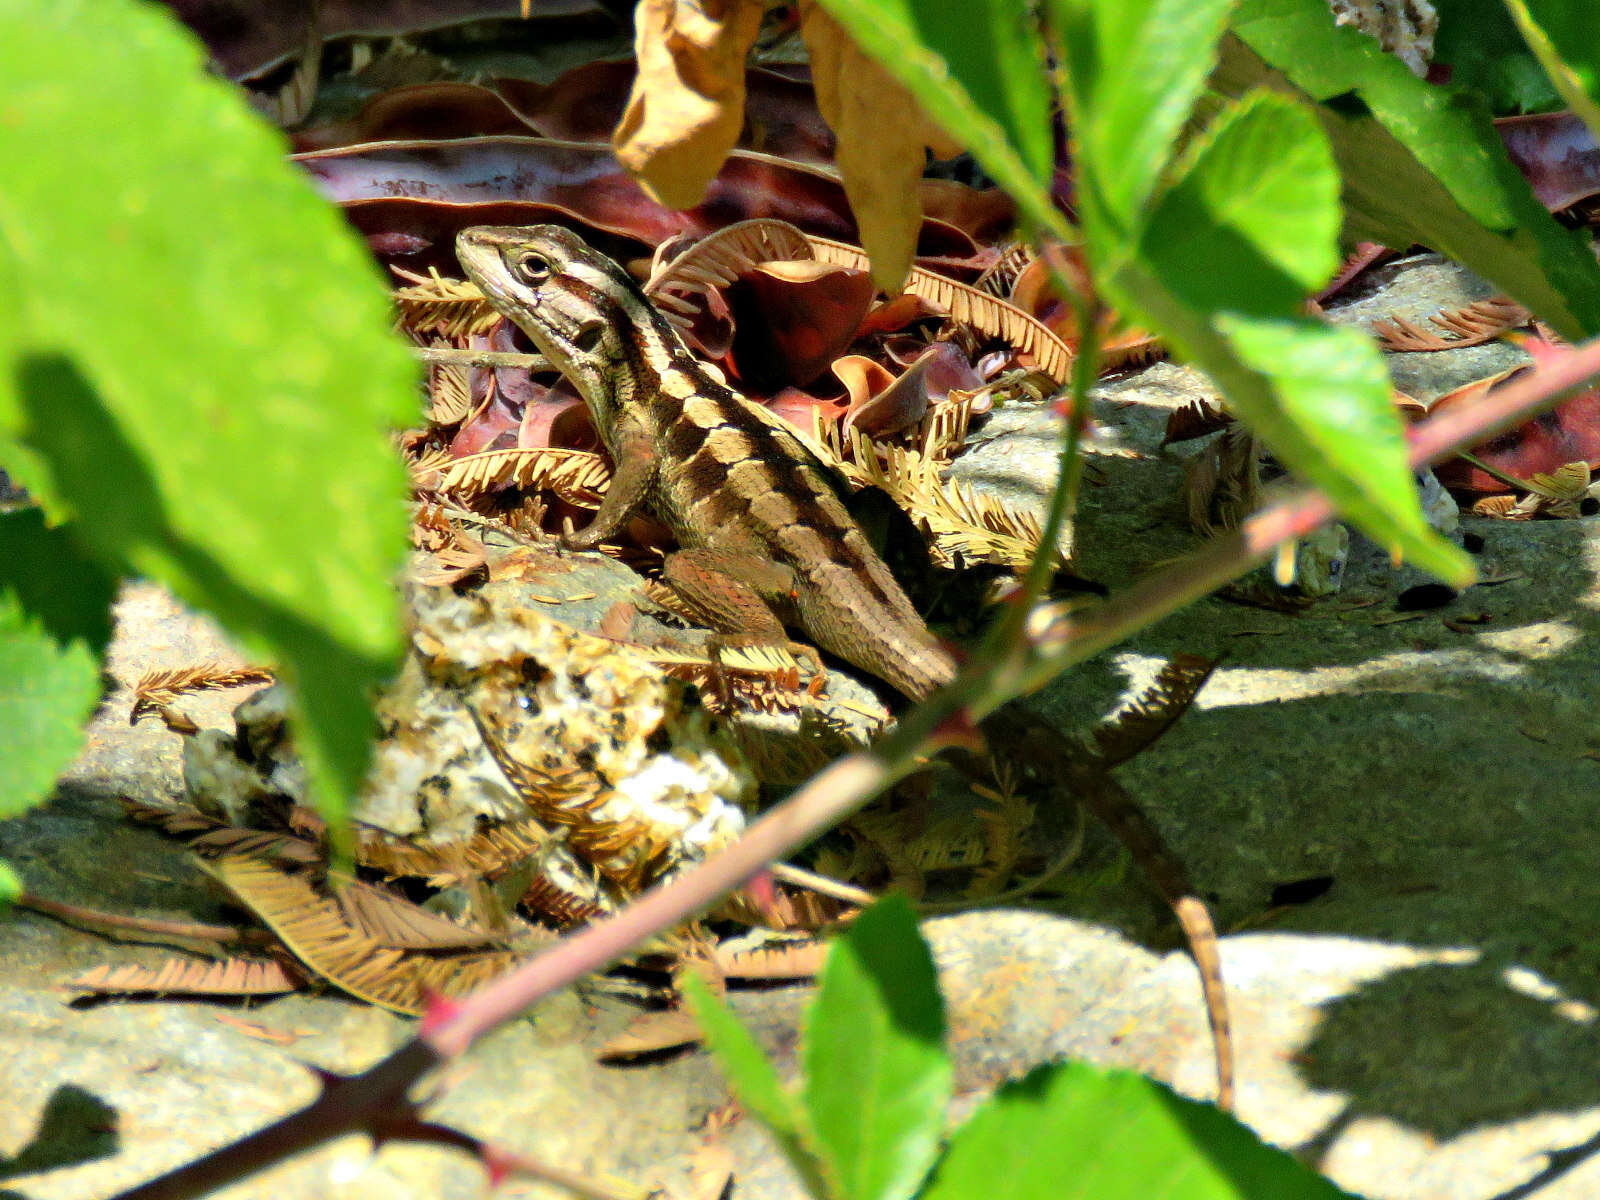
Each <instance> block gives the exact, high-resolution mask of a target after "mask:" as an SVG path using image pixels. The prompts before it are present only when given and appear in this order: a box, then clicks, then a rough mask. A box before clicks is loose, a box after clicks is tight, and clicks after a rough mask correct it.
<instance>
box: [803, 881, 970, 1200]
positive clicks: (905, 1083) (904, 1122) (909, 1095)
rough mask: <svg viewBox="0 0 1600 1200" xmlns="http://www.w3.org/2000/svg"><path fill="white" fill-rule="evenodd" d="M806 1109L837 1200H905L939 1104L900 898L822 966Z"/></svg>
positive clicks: (923, 967)
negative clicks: (830, 1173)
mask: <svg viewBox="0 0 1600 1200" xmlns="http://www.w3.org/2000/svg"><path fill="white" fill-rule="evenodd" d="M804 1060H805V1070H806V1083H805V1103H806V1108H807V1110H808V1111H809V1112H810V1114H811V1126H812V1128H813V1129H814V1130H815V1131H816V1136H817V1142H818V1145H819V1146H820V1147H821V1149H822V1151H823V1154H824V1155H825V1157H826V1158H827V1161H828V1163H829V1165H830V1167H831V1168H832V1175H833V1177H834V1178H835V1179H837V1181H838V1191H837V1193H836V1194H837V1195H838V1196H839V1197H841V1200H904V1198H905V1197H907V1196H910V1195H911V1194H912V1192H913V1191H914V1190H915V1189H916V1187H917V1185H918V1184H919V1183H920V1182H921V1181H922V1178H923V1176H924V1175H926V1173H927V1171H928V1168H929V1166H931V1165H932V1163H933V1159H934V1156H935V1154H936V1153H937V1151H938V1147H939V1137H940V1132H941V1130H942V1128H943V1123H944V1111H945V1106H946V1105H947V1104H948V1103H949V1101H950V1080H951V1074H950V1060H949V1058H948V1057H947V1056H946V1055H945V1050H944V1003H943V1000H942V999H941V997H940V995H939V987H938V979H937V976H936V974H935V972H934V965H933V956H932V955H931V954H930V953H929V951H928V946H927V943H926V942H924V941H923V940H922V935H921V934H920V933H919V932H918V930H917V921H916V917H915V916H914V915H913V913H912V911H911V906H910V905H909V904H907V903H906V902H905V900H904V899H903V898H900V897H897V896H892V897H889V898H888V899H885V900H880V901H879V902H878V903H877V904H874V905H873V906H872V907H871V908H869V909H867V910H866V911H865V912H863V913H862V914H861V915H860V916H859V917H857V918H856V919H855V921H854V922H852V923H851V925H850V928H849V930H848V931H847V932H846V933H845V934H844V936H842V937H841V938H840V939H839V940H838V941H837V942H836V943H835V944H834V947H833V950H832V951H831V952H830V953H829V955H828V962H827V965H826V966H825V967H824V968H823V972H822V981H821V988H820V990H819V991H818V994H817V999H816V1002H815V1003H814V1004H813V1005H812V1007H811V1013H810V1016H809V1019H808V1022H807V1025H806V1035H805V1047H804Z"/></svg>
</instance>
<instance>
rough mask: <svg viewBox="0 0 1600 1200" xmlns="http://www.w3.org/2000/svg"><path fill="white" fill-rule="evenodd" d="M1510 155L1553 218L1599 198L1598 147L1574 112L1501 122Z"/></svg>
mask: <svg viewBox="0 0 1600 1200" xmlns="http://www.w3.org/2000/svg"><path fill="white" fill-rule="evenodd" d="M1494 124H1495V128H1496V130H1498V132H1499V134H1500V140H1501V141H1502V142H1504V143H1505V147H1506V155H1507V156H1508V157H1509V158H1510V159H1511V161H1512V162H1513V163H1515V164H1516V167H1517V170H1519V171H1521V172H1522V173H1523V175H1524V176H1526V177H1527V180H1528V183H1529V185H1530V186H1531V187H1532V188H1533V194H1534V195H1535V196H1537V197H1539V199H1540V201H1541V202H1542V203H1543V204H1544V206H1545V207H1546V208H1548V209H1549V210H1550V211H1551V212H1560V211H1561V210H1562V209H1564V208H1570V207H1572V205H1574V204H1576V203H1578V201H1580V200H1586V199H1588V198H1589V197H1590V196H1593V195H1595V194H1596V193H1597V192H1600V147H1597V146H1596V145H1595V141H1594V135H1593V134H1592V133H1590V132H1589V128H1588V126H1586V125H1585V124H1584V123H1583V121H1582V119H1581V118H1579V117H1576V116H1574V115H1573V114H1572V113H1570V112H1554V113H1539V114H1536V115H1534V116H1528V117H1501V118H1500V119H1499V120H1497V121H1496V122H1495V123H1494Z"/></svg>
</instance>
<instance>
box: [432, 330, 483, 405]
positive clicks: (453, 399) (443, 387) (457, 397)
mask: <svg viewBox="0 0 1600 1200" xmlns="http://www.w3.org/2000/svg"><path fill="white" fill-rule="evenodd" d="M433 344H434V345H435V346H444V345H446V344H447V343H445V342H441V341H435V342H434V343H433ZM428 396H429V399H430V401H431V405H430V407H429V409H428V420H430V421H432V422H433V423H434V424H435V425H455V424H458V423H460V422H461V421H465V420H466V419H467V416H468V415H469V414H470V413H471V412H472V409H473V404H472V372H471V370H470V369H469V368H468V367H467V366H466V365H465V364H463V363H433V364H432V365H430V366H429V367H428Z"/></svg>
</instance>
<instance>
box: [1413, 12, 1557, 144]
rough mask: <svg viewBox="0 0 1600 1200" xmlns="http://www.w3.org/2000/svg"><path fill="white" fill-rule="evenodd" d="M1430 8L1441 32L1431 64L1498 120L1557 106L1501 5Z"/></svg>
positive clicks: (1546, 79)
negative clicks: (1472, 93)
mask: <svg viewBox="0 0 1600 1200" xmlns="http://www.w3.org/2000/svg"><path fill="white" fill-rule="evenodd" d="M1434 7H1435V8H1436V9H1438V11H1439V32H1438V34H1437V36H1436V37H1435V38H1434V41H1433V60H1434V62H1435V63H1436V64H1439V65H1441V66H1447V67H1449V68H1450V82H1451V83H1452V84H1455V85H1456V86H1458V87H1465V88H1470V89H1472V90H1473V91H1475V92H1478V93H1479V94H1480V95H1482V96H1483V98H1484V101H1485V102H1486V103H1487V104H1488V105H1489V109H1490V111H1491V112H1493V113H1494V114H1495V115H1496V116H1504V115H1506V114H1509V113H1532V112H1545V111H1546V110H1548V109H1552V108H1559V107H1560V106H1561V98H1560V97H1559V96H1558V95H1556V89H1555V87H1554V86H1552V84H1551V83H1550V79H1549V77H1548V76H1547V75H1545V73H1544V70H1543V69H1542V68H1541V67H1540V66H1539V61H1538V60H1537V59H1536V58H1534V56H1533V55H1532V54H1531V53H1530V52H1529V50H1528V47H1527V44H1526V43H1525V42H1524V41H1523V40H1522V35H1521V34H1519V33H1518V32H1517V26H1516V23H1515V22H1514V21H1512V19H1511V16H1510V14H1509V13H1507V12H1506V6H1505V3H1504V0H1434Z"/></svg>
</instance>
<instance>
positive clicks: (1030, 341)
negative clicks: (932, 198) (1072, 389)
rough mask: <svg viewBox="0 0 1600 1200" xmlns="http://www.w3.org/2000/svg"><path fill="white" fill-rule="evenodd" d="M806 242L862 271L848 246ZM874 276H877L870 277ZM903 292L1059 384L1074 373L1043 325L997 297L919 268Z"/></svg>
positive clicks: (1068, 353)
mask: <svg viewBox="0 0 1600 1200" xmlns="http://www.w3.org/2000/svg"><path fill="white" fill-rule="evenodd" d="M806 241H808V242H810V243H811V249H812V251H813V252H814V253H815V254H816V256H817V257H818V258H819V259H821V260H822V261H823V262H831V263H836V264H838V265H839V266H842V267H856V268H858V269H863V270H864V269H866V267H867V252H866V251H865V250H862V249H861V248H860V247H858V246H852V245H850V244H848V243H847V242H836V241H834V240H833V239H832V238H825V237H818V236H817V235H816V234H807V235H806ZM874 278H876V276H874ZM905 289H906V291H908V292H912V293H914V294H915V295H918V296H921V297H922V298H923V299H925V300H928V301H931V302H932V303H934V304H936V305H938V306H939V307H940V308H942V309H943V310H944V311H945V312H947V313H949V315H950V319H951V320H952V321H955V322H957V323H958V324H962V325H970V326H972V327H973V328H974V329H976V330H977V331H978V332H979V333H981V334H983V335H985V336H986V337H993V338H999V339H1000V340H1001V341H1004V342H1006V343H1008V344H1009V345H1010V346H1011V347H1012V348H1013V349H1014V350H1017V351H1019V352H1020V353H1023V354H1026V355H1028V357H1030V358H1031V359H1033V361H1034V363H1035V364H1036V366H1037V367H1038V369H1039V371H1041V372H1042V373H1043V374H1045V375H1048V376H1049V377H1050V378H1051V379H1052V380H1053V381H1055V383H1057V384H1058V385H1059V384H1063V383H1065V382H1066V381H1067V377H1068V375H1070V374H1071V371H1072V357H1073V356H1072V350H1071V349H1070V348H1069V347H1068V346H1067V344H1066V343H1065V342H1063V341H1062V340H1061V339H1060V338H1059V337H1057V336H1056V335H1055V334H1054V333H1052V332H1050V330H1049V329H1048V328H1046V327H1045V326H1044V325H1043V324H1042V323H1041V322H1039V321H1038V320H1036V319H1035V318H1033V317H1031V316H1029V315H1028V314H1027V313H1025V312H1023V311H1022V310H1021V309H1020V308H1018V307H1017V306H1016V305H1015V304H1011V303H1009V302H1007V301H1005V300H1002V299H1000V297H998V296H991V295H990V294H989V293H988V292H984V291H980V290H979V289H978V288H975V287H972V286H971V285H969V284H965V283H957V282H956V281H955V280H954V279H946V278H945V277H944V276H943V275H937V274H935V273H934V272H932V271H928V270H924V269H923V268H921V267H913V268H911V271H910V273H909V274H908V275H906V276H905Z"/></svg>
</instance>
